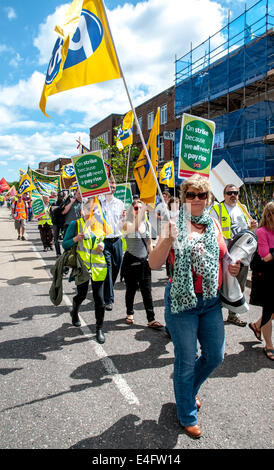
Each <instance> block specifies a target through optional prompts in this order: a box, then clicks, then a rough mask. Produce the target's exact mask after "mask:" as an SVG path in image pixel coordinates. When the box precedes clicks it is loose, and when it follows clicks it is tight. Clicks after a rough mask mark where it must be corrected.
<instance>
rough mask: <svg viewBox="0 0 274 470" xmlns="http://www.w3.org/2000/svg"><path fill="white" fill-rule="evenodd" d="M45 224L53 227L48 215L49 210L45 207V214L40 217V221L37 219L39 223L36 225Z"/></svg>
mask: <svg viewBox="0 0 274 470" xmlns="http://www.w3.org/2000/svg"><path fill="white" fill-rule="evenodd" d="M45 224H48V225H53V223H52V220H51V216H50V213H49V208H47V207H45V214H44V215H42V217H41V219H39V221H38V225H45Z"/></svg>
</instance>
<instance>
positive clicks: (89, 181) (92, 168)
mask: <svg viewBox="0 0 274 470" xmlns="http://www.w3.org/2000/svg"><path fill="white" fill-rule="evenodd" d="M71 160H72V163H73V166H74V169H75V175H76V179H77V182H78V186H79V189H80V192H81V194H82V196H83V197H92V196H97V195H98V194H105V193H110V188H109V182H108V178H107V174H106V168H105V165H104V161H103V159H102V156H101V153H100V151H98V152H90V153H84V154H81V155H77V156H75V157H72V158H71Z"/></svg>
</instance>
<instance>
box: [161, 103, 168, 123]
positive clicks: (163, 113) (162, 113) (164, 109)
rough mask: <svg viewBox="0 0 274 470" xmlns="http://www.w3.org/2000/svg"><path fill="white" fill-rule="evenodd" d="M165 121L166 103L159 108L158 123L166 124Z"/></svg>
mask: <svg viewBox="0 0 274 470" xmlns="http://www.w3.org/2000/svg"><path fill="white" fill-rule="evenodd" d="M166 123H167V104H164V105H163V106H161V110H160V124H166Z"/></svg>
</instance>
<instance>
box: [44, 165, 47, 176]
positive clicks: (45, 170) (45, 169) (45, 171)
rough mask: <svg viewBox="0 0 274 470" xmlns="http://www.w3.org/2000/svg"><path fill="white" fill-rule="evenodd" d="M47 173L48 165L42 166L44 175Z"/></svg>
mask: <svg viewBox="0 0 274 470" xmlns="http://www.w3.org/2000/svg"><path fill="white" fill-rule="evenodd" d="M47 174H48V167H47V166H44V175H47Z"/></svg>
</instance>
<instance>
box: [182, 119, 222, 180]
mask: <svg viewBox="0 0 274 470" xmlns="http://www.w3.org/2000/svg"><path fill="white" fill-rule="evenodd" d="M214 134H215V122H214V121H209V120H208V119H203V118H200V117H197V116H192V115H191V114H183V117H182V127H181V139H180V154H179V171H178V176H179V178H189V177H190V176H192V175H193V174H200V175H201V176H205V177H207V178H208V177H209V173H210V169H211V162H212V150H213V142H214Z"/></svg>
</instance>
